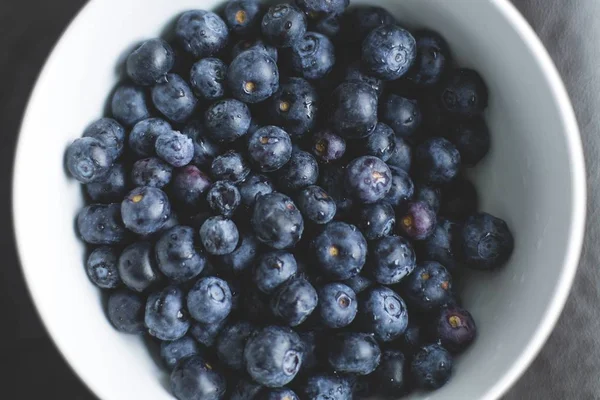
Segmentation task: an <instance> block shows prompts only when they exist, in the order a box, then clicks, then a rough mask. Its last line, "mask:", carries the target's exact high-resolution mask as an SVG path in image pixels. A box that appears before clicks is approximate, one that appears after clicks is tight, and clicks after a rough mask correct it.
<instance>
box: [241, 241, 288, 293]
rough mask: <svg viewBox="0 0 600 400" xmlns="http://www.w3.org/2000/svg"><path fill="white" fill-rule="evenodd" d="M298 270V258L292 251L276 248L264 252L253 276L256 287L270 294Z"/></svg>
mask: <svg viewBox="0 0 600 400" xmlns="http://www.w3.org/2000/svg"><path fill="white" fill-rule="evenodd" d="M297 271H298V264H297V263H296V259H295V258H294V256H293V255H292V254H290V253H287V252H285V251H282V250H276V251H272V252H269V253H265V254H263V255H262V256H261V257H260V258H259V259H258V262H257V263H256V266H255V267H254V272H253V274H252V277H253V279H254V283H255V284H256V287H257V288H258V289H260V290H261V291H262V292H264V293H267V294H270V293H272V292H273V291H274V290H275V289H277V288H278V287H279V286H281V285H282V284H283V283H284V282H286V281H287V280H288V279H290V278H291V277H292V276H294V275H295V274H296V272H297Z"/></svg>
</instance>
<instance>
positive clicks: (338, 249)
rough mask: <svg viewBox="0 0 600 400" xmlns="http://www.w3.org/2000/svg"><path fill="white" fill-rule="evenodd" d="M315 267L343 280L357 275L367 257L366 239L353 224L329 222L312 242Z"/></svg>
mask: <svg viewBox="0 0 600 400" xmlns="http://www.w3.org/2000/svg"><path fill="white" fill-rule="evenodd" d="M312 248H313V252H314V254H315V259H314V261H315V262H316V267H317V268H319V269H320V271H321V272H322V273H323V274H325V275H327V276H328V277H330V278H332V279H336V280H343V279H348V278H351V277H353V276H354V275H357V274H358V273H359V272H360V271H361V270H362V268H363V266H364V264H365V261H366V258H367V241H366V240H365V238H364V236H363V235H362V233H361V232H360V231H359V230H358V229H356V227H355V226H354V225H350V224H347V223H345V222H330V223H329V224H327V225H325V228H324V229H323V231H322V232H321V233H320V234H319V235H318V236H316V237H315V238H314V240H313V242H312Z"/></svg>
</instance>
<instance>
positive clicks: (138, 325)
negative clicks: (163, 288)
mask: <svg viewBox="0 0 600 400" xmlns="http://www.w3.org/2000/svg"><path fill="white" fill-rule="evenodd" d="M107 315H108V319H109V321H110V323H111V324H112V325H113V326H114V327H115V329H116V330H118V331H119V332H123V333H129V334H138V333H142V332H144V300H143V299H142V296H140V295H138V294H137V293H133V292H131V291H129V290H126V289H120V290H117V291H114V292H111V293H110V295H109V297H108V302H107Z"/></svg>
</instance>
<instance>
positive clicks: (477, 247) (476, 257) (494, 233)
mask: <svg viewBox="0 0 600 400" xmlns="http://www.w3.org/2000/svg"><path fill="white" fill-rule="evenodd" d="M462 247H463V251H464V255H465V261H466V265H467V266H468V267H470V268H474V269H481V270H491V269H494V268H498V267H501V266H503V265H504V264H505V263H506V262H507V261H508V259H509V258H510V256H511V254H512V252H513V250H514V247H515V244H514V238H513V235H512V233H511V232H510V230H509V229H508V225H506V222H504V221H503V220H501V219H500V218H496V217H494V216H493V215H490V214H487V213H478V214H475V215H472V216H470V217H469V218H467V220H466V221H465V224H464V227H463V230H462Z"/></svg>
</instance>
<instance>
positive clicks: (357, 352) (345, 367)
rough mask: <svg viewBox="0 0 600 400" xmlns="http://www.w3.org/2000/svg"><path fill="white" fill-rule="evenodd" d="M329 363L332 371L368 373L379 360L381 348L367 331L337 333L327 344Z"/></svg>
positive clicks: (375, 366) (373, 369)
mask: <svg viewBox="0 0 600 400" xmlns="http://www.w3.org/2000/svg"><path fill="white" fill-rule="evenodd" d="M328 360H329V365H330V366H331V368H333V370H334V371H337V372H342V373H351V374H358V375H368V374H370V373H371V372H373V371H375V368H377V366H378V365H379V362H380V360H381V350H380V349H379V345H378V344H377V341H376V340H375V338H374V337H373V336H372V335H371V334H368V333H355V332H348V333H339V334H337V335H336V336H334V337H333V338H332V339H331V341H330V344H329V356H328Z"/></svg>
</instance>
